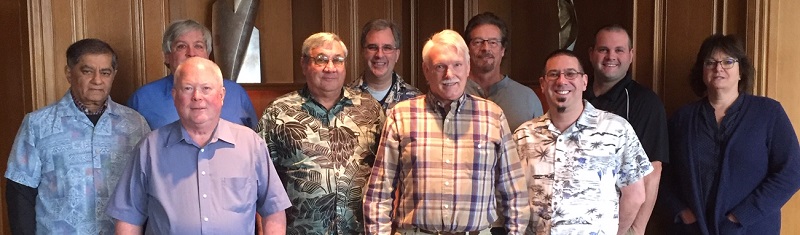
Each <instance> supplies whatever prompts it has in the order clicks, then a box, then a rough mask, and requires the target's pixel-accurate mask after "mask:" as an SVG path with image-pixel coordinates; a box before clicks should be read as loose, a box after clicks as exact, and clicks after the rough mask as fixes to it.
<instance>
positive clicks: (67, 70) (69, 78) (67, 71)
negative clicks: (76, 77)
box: [64, 65, 72, 85]
mask: <svg viewBox="0 0 800 235" xmlns="http://www.w3.org/2000/svg"><path fill="white" fill-rule="evenodd" d="M71 71H72V68H70V67H69V65H64V78H66V79H67V82H69V84H70V85H72V74H71V73H70V72H71Z"/></svg>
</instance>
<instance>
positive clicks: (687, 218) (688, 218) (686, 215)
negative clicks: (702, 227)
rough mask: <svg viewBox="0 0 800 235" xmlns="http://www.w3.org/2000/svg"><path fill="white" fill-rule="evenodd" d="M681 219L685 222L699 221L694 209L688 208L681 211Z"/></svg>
mask: <svg viewBox="0 0 800 235" xmlns="http://www.w3.org/2000/svg"><path fill="white" fill-rule="evenodd" d="M728 218H729V219H730V215H729V216H728ZM681 220H683V223H684V224H693V223H695V222H697V217H695V216H694V213H692V210H689V208H686V209H683V210H682V211H681Z"/></svg>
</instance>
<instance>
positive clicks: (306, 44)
mask: <svg viewBox="0 0 800 235" xmlns="http://www.w3.org/2000/svg"><path fill="white" fill-rule="evenodd" d="M333 42H338V43H339V45H341V46H342V50H344V57H347V47H346V46H345V45H344V42H342V40H341V39H339V36H338V35H336V34H334V33H328V32H321V33H315V34H312V35H311V36H308V38H306V40H305V41H303V49H302V51H301V52H302V53H303V56H305V57H310V56H311V55H309V53H311V50H312V49H314V48H317V47H321V46H325V45H328V44H329V43H333Z"/></svg>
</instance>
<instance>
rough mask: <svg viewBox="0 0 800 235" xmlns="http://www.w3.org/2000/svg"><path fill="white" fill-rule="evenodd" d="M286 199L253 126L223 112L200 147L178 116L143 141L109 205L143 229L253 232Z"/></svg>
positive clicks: (284, 205) (151, 231) (112, 212)
mask: <svg viewBox="0 0 800 235" xmlns="http://www.w3.org/2000/svg"><path fill="white" fill-rule="evenodd" d="M289 206H291V203H290V202H289V198H288V196H287V195H286V191H285V190H284V188H283V185H282V184H281V181H280V179H279V178H278V175H277V173H276V172H275V168H274V166H273V165H272V161H271V160H270V158H269V152H268V150H267V144H266V142H264V140H263V139H261V137H259V136H258V135H257V134H256V133H255V132H253V131H252V130H250V129H248V128H246V127H243V126H240V125H236V124H233V123H231V122H228V121H225V120H220V121H219V124H218V125H217V128H216V130H215V131H214V134H212V136H211V140H210V141H209V143H208V144H207V145H206V146H205V147H202V148H201V147H198V145H197V143H195V142H194V141H193V140H192V139H191V138H190V137H189V134H188V133H187V132H186V129H184V128H183V126H181V124H180V122H178V121H176V122H173V123H171V124H169V125H166V126H164V127H162V128H159V129H157V130H155V131H153V132H151V133H150V134H148V135H147V137H145V139H144V140H143V141H142V142H141V143H139V145H138V148H137V151H134V156H133V160H132V163H131V164H129V167H128V169H126V170H125V172H124V173H123V175H122V178H121V179H120V182H119V184H118V186H117V188H116V190H115V192H114V195H113V197H112V199H111V201H110V202H109V206H108V210H107V213H108V214H109V215H110V216H111V217H114V218H115V219H118V220H122V221H125V222H127V223H130V224H134V225H142V224H144V222H145V221H147V228H146V231H145V233H146V234H253V232H254V228H255V216H256V215H255V213H256V212H258V214H260V215H261V216H267V215H270V214H272V213H275V212H278V211H282V210H285V209H286V208H288V207H289Z"/></svg>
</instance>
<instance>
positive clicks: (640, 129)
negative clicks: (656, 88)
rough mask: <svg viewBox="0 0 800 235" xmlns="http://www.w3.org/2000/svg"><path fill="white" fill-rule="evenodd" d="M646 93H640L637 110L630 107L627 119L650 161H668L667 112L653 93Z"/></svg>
mask: <svg viewBox="0 0 800 235" xmlns="http://www.w3.org/2000/svg"><path fill="white" fill-rule="evenodd" d="M648 93H649V94H648ZM648 93H645V94H642V95H640V100H638V102H637V103H638V104H637V105H636V109H637V110H636V111H634V110H633V107H632V108H631V116H632V117H631V118H630V119H629V120H628V121H629V122H630V124H631V126H633V130H634V131H636V135H637V136H638V137H639V141H640V142H641V143H642V148H643V149H644V151H645V153H647V157H648V158H649V159H650V161H651V162H654V161H660V162H662V163H669V137H668V135H667V113H666V111H665V110H664V104H662V103H661V100H660V99H659V98H658V96H656V95H655V93H651V92H648Z"/></svg>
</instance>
